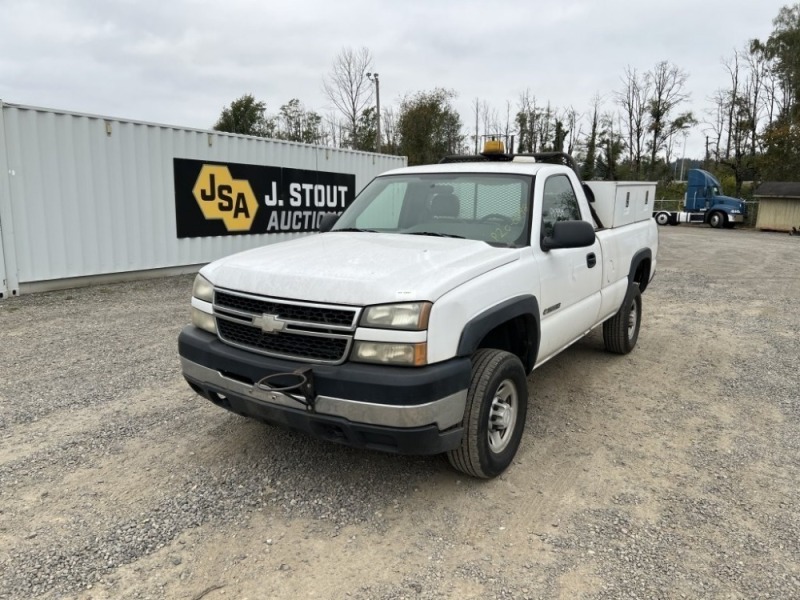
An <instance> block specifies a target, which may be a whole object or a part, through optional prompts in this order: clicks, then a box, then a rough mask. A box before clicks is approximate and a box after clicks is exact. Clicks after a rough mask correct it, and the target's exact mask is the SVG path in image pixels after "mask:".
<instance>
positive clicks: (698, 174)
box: [653, 169, 747, 229]
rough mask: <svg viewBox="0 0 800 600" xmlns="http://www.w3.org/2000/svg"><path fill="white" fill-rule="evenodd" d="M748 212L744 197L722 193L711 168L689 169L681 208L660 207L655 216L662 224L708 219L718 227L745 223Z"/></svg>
mask: <svg viewBox="0 0 800 600" xmlns="http://www.w3.org/2000/svg"><path fill="white" fill-rule="evenodd" d="M746 214H747V207H746V204H745V202H744V200H740V199H738V198H731V197H730V196H725V195H723V194H722V186H721V185H720V183H719V180H718V179H717V178H716V177H714V176H713V175H712V174H711V173H709V172H708V171H704V170H702V169H690V170H689V172H688V173H687V181H686V195H685V196H684V199H683V210H682V211H668V210H659V211H654V212H653V218H654V219H655V220H656V223H658V224H659V225H678V224H680V223H708V224H709V225H710V226H711V227H714V228H716V229H718V228H721V227H726V228H731V227H734V226H735V225H736V224H737V223H743V222H744V218H745V216H746Z"/></svg>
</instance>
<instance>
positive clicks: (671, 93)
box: [647, 61, 697, 177]
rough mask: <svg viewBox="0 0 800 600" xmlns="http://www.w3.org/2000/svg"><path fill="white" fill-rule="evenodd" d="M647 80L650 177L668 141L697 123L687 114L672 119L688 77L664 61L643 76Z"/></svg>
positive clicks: (653, 173)
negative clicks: (649, 86)
mask: <svg viewBox="0 0 800 600" xmlns="http://www.w3.org/2000/svg"><path fill="white" fill-rule="evenodd" d="M647 77H648V78H649V80H650V82H651V84H652V94H651V96H650V100H649V102H648V103H647V114H648V117H649V124H648V130H649V131H650V134H651V137H650V141H649V142H648V147H649V149H650V176H651V177H652V176H654V175H656V166H657V163H656V158H657V157H658V154H659V152H661V151H662V150H665V149H666V146H667V143H668V141H669V140H670V138H672V137H673V136H674V135H675V134H676V133H678V132H680V131H683V130H685V129H688V128H689V127H691V126H693V125H695V124H696V123H697V121H696V119H695V118H694V116H693V115H692V113H691V112H685V113H682V114H680V115H678V116H676V117H672V114H673V111H674V110H675V109H676V108H677V107H678V106H679V105H681V104H683V103H684V102H686V101H687V100H688V99H689V94H688V93H686V92H685V91H684V89H685V87H686V81H687V79H688V78H689V75H688V74H687V73H686V72H685V71H683V70H682V69H680V68H678V67H677V66H676V65H673V64H670V63H668V62H667V61H662V62H660V63H658V64H657V65H656V66H655V68H654V69H653V70H652V71H650V72H649V73H648V74H647Z"/></svg>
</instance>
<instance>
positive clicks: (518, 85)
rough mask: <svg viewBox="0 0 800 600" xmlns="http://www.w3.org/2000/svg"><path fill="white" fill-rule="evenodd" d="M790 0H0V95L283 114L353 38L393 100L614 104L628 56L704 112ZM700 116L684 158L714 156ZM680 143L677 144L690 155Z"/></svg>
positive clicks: (197, 117)
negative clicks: (671, 72)
mask: <svg viewBox="0 0 800 600" xmlns="http://www.w3.org/2000/svg"><path fill="white" fill-rule="evenodd" d="M789 3H790V2H788V1H786V0H693V1H689V0H672V2H654V1H649V0H640V1H639V2H636V1H635V0H604V1H599V0H595V1H592V0H562V2H560V3H559V2H553V1H552V0H549V1H541V0H528V1H511V0H506V1H501V0H496V1H495V2H487V1H486V0H481V1H474V0H460V1H458V2H456V1H451V0H426V1H419V0H405V1H404V2H385V1H376V0H373V1H367V0H329V1H327V2H325V1H312V0H307V1H306V0H293V1H291V0H290V1H287V0H282V1H272V0H262V1H258V0H226V1H225V2H208V1H204V0H160V1H155V0H0V17H1V18H0V99H2V100H3V101H5V102H11V103H19V104H31V105H35V106H46V107H52V108H60V109H69V110H74V111H78V112H89V113H98V114H102V115H111V116H116V117H121V118H129V119H137V120H146V121H154V122H159V123H168V124H174V125H183V126H188V127H199V128H209V127H210V126H211V125H212V124H213V123H214V121H215V120H216V119H217V117H218V116H219V113H220V111H221V109H222V107H223V106H225V105H227V104H229V103H230V102H231V100H233V99H235V98H237V97H239V96H241V95H242V94H245V93H252V94H254V95H255V96H256V98H258V99H259V100H264V101H266V102H267V106H268V111H269V112H277V109H278V108H279V107H280V105H281V104H284V103H285V102H286V101H287V100H289V99H290V98H294V97H296V98H299V99H300V100H301V101H302V102H303V103H304V104H305V105H306V107H307V108H309V109H313V110H316V111H317V112H319V113H321V114H326V113H327V112H328V111H329V109H330V107H329V106H328V105H327V101H326V99H325V97H324V95H323V93H322V78H323V76H324V75H325V74H326V73H327V72H328V71H329V70H330V66H331V62H332V60H333V58H334V57H335V55H336V54H337V53H338V52H339V50H340V49H341V48H342V47H344V46H350V47H354V48H358V47H361V46H366V47H367V48H369V49H370V50H371V51H372V53H373V56H374V58H375V70H376V71H378V72H379V73H380V78H381V100H382V106H386V104H387V103H392V104H397V103H398V101H399V98H400V97H402V96H403V95H405V94H407V93H410V92H415V91H418V90H430V89H432V88H434V87H446V88H451V89H453V90H455V91H456V92H457V93H458V99H457V101H456V107H457V108H458V110H459V111H460V112H461V116H462V120H463V121H464V122H465V123H471V122H474V117H473V116H472V112H471V108H470V103H471V101H472V100H473V99H474V98H475V97H480V98H481V99H484V100H487V101H488V102H489V103H490V104H491V105H492V106H493V107H494V108H496V109H497V110H498V112H504V111H505V101H506V100H511V101H512V103H513V104H516V101H517V98H518V97H519V94H520V92H521V91H522V90H524V89H526V88H530V90H531V92H532V93H533V94H534V95H535V96H536V98H537V100H538V102H539V103H545V102H547V101H548V100H549V101H550V102H551V103H552V104H553V105H554V106H556V107H566V106H569V105H572V106H574V107H575V108H577V109H578V110H579V111H588V108H589V106H590V102H591V98H592V96H593V95H594V94H595V93H596V92H599V93H600V94H602V95H605V96H606V97H607V101H606V104H607V105H608V107H609V108H610V107H611V95H612V91H613V90H614V89H620V88H621V85H620V77H621V75H622V74H623V71H624V69H625V67H626V66H627V65H630V66H632V67H636V68H637V69H639V70H641V71H646V70H648V69H650V68H652V67H653V66H654V65H655V64H656V63H657V62H658V61H661V60H668V61H670V62H672V63H675V64H676V65H678V66H679V67H681V68H683V69H684V70H686V71H687V72H688V73H689V74H690V77H689V81H688V90H689V91H690V92H691V95H692V100H691V102H690V104H689V105H687V108H691V109H693V110H694V111H695V114H696V116H698V118H699V120H703V119H705V118H706V115H705V111H706V110H707V109H708V108H709V107H710V102H709V101H708V100H707V98H708V97H709V96H711V95H712V94H713V92H714V91H715V90H716V89H718V88H720V87H722V86H725V85H726V78H727V74H726V72H725V70H724V69H723V67H722V65H721V60H722V59H723V57H728V56H730V55H732V53H733V50H734V49H735V48H741V47H743V46H744V45H745V43H746V42H747V41H748V40H749V39H751V38H755V37H758V38H761V39H764V38H766V37H767V36H768V35H769V33H770V32H771V30H772V19H773V18H774V17H775V16H776V15H777V13H778V10H779V9H780V7H781V6H783V5H785V4H789ZM701 129H702V127H698V128H696V130H695V132H694V133H693V134H692V136H690V138H689V141H688V148H687V154H688V155H690V156H691V155H695V156H698V157H699V156H701V155H702V153H703V140H704V137H703V133H702V131H701ZM678 154H680V152H679V153H678Z"/></svg>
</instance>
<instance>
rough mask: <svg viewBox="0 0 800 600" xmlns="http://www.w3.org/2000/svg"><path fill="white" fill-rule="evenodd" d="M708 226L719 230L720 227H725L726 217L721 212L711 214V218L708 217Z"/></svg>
mask: <svg viewBox="0 0 800 600" xmlns="http://www.w3.org/2000/svg"><path fill="white" fill-rule="evenodd" d="M708 224H709V225H711V227H713V228H714V229H719V228H720V227H724V226H725V215H724V214H722V213H721V212H719V211H716V210H715V211H714V212H712V213H711V216H710V217H708Z"/></svg>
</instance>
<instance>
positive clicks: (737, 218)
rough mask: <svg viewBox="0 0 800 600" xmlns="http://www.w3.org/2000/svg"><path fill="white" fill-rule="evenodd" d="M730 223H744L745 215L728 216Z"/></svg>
mask: <svg viewBox="0 0 800 600" xmlns="http://www.w3.org/2000/svg"><path fill="white" fill-rule="evenodd" d="M728 221H729V222H730V223H744V215H741V214H739V215H731V214H729V215H728Z"/></svg>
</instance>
